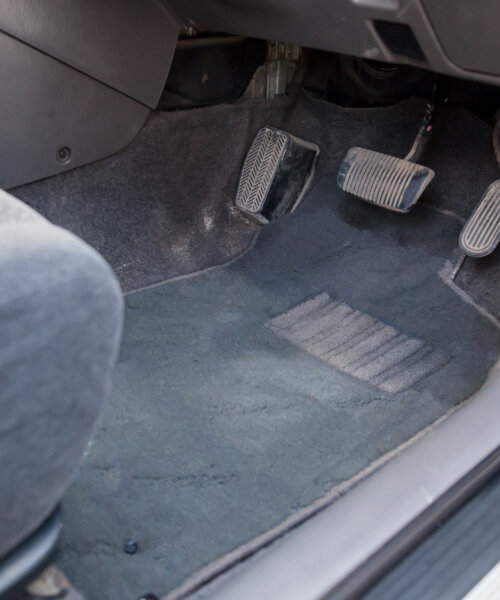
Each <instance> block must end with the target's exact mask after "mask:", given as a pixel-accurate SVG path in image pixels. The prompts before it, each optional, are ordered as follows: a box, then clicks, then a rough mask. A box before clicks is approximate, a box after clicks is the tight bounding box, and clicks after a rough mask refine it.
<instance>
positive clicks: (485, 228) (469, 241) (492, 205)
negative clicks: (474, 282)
mask: <svg viewBox="0 0 500 600" xmlns="http://www.w3.org/2000/svg"><path fill="white" fill-rule="evenodd" d="M498 242H500V179H498V180H497V181H495V182H493V183H492V184H491V185H490V186H489V187H488V189H487V190H486V193H485V194H484V196H483V197H482V199H481V202H480V203H479V205H478V206H477V208H476V210H475V211H474V212H473V213H472V215H471V217H470V219H469V220H468V221H467V223H466V225H465V227H464V228H463V230H462V233H461V234H460V247H461V248H462V250H463V251H464V252H465V253H466V254H468V255H469V256H473V257H476V258H480V257H481V256H487V255H488V254H491V253H492V252H493V250H495V248H496V247H497V245H498Z"/></svg>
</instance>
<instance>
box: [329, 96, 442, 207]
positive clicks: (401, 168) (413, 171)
mask: <svg viewBox="0 0 500 600" xmlns="http://www.w3.org/2000/svg"><path fill="white" fill-rule="evenodd" d="M433 110H434V107H433V105H432V104H428V105H427V109H426V112H425V116H424V119H423V122H422V125H421V127H420V129H419V131H418V134H417V137H416V138H415V141H414V142H413V145H412V147H411V150H410V152H409V153H408V155H407V156H406V157H405V158H396V157H395V156H391V155H389V154H382V153H381V152H375V151H373V150H367V149H366V148H358V147H354V148H351V149H350V150H349V151H348V152H347V154H346V155H345V157H344V160H343V161H342V164H341V165H340V169H339V173H338V177H337V183H338V185H339V187H340V189H342V190H343V191H344V192H348V193H349V194H353V195H354V196H357V197H358V198H361V199H362V200H365V201H366V202H370V203H371V204H376V205H377V206H381V207H383V208H387V209H389V210H393V211H396V212H403V213H406V212H408V211H410V210H411V209H412V208H413V207H414V206H415V204H416V203H417V200H418V199H419V198H420V196H421V195H422V193H423V191H424V190H425V188H426V187H427V186H428V185H429V183H430V182H431V181H432V179H433V177H434V171H433V170H432V169H429V168H428V167H424V166H422V165H419V164H417V163H416V161H417V160H418V159H419V157H420V155H421V154H422V152H423V150H424V147H425V145H426V144H427V141H428V140H429V138H430V135H431V132H432V125H431V120H432V113H433Z"/></svg>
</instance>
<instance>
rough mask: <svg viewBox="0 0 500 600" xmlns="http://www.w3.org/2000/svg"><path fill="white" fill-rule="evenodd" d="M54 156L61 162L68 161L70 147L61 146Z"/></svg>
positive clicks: (69, 158)
mask: <svg viewBox="0 0 500 600" xmlns="http://www.w3.org/2000/svg"><path fill="white" fill-rule="evenodd" d="M56 158H57V160H58V161H59V162H61V163H68V162H69V161H70V160H71V148H68V146H63V147H62V148H59V150H58V151H57V152H56Z"/></svg>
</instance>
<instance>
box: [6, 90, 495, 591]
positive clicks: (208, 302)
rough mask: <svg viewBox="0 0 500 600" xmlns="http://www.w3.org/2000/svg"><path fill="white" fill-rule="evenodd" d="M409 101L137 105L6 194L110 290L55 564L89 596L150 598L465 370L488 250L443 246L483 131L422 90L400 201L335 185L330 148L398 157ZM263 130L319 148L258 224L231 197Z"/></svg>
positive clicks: (419, 415) (346, 469)
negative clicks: (88, 432) (85, 445)
mask: <svg viewBox="0 0 500 600" xmlns="http://www.w3.org/2000/svg"><path fill="white" fill-rule="evenodd" d="M424 110H425V102H424V101H423V100H420V99H416V98H413V99H409V100H405V101H403V102H401V103H398V104H396V105H393V106H389V107H383V108H369V109H346V108H342V107H338V106H335V105H334V104H332V103H328V102H326V101H323V100H318V99H313V98H312V97H310V96H309V95H308V94H307V93H306V92H305V91H304V90H301V89H298V90H297V91H296V93H294V94H292V95H289V96H284V97H278V98H275V99H274V100H245V101H239V102H236V103H233V104H222V105H217V106H212V107H206V108H197V109H191V110H182V111H176V112H167V111H164V112H161V111H156V112H153V113H152V114H151V116H150V117H149V119H148V121H147V122H146V124H145V126H144V128H143V129H142V131H141V132H140V133H139V135H138V136H137V138H136V139H135V140H134V141H133V142H132V143H131V144H130V145H129V146H128V147H127V148H125V149H124V150H123V151H121V152H119V153H118V154H116V155H114V156H111V157H109V158H106V159H104V160H101V161H99V162H96V163H94V164H91V165H87V166H84V167H81V168H79V169H75V170H74V171H70V172H67V173H63V174H60V175H57V176H54V177H51V178H48V179H45V180H43V181H39V182H36V183H33V184H29V185H25V186H22V187H19V188H17V189H14V190H11V192H12V193H13V194H14V195H15V196H17V197H18V198H20V199H21V200H23V201H25V202H26V203H28V204H30V205H31V206H33V207H34V208H35V209H37V210H38V211H39V212H41V213H42V214H43V215H45V216H46V217H47V218H49V219H50V220H51V221H53V222H54V223H56V224H58V225H61V226H64V227H66V228H68V229H70V230H71V231H73V232H75V233H76V234H78V235H79V236H81V237H82V238H83V239H85V240H86V241H87V242H89V243H90V244H91V245H92V246H94V247H95V248H96V249H97V250H99V251H100V252H101V253H102V254H103V255H104V257H105V258H106V259H107V260H108V261H109V263H110V264H111V266H112V267H113V268H114V270H115V272H116V274H117V276H118V278H119V279H120V282H121V284H122V287H123V290H124V292H125V303H126V315H125V327H124V333H123V342H122V349H121V355H120V358H119V361H118V364H117V366H116V369H115V372H114V381H113V389H112V392H111V396H110V398H109V400H108V402H107V405H106V407H105V410H104V414H103V417H102V419H101V422H100V425H99V429H98V431H97V433H96V436H95V439H94V441H93V442H92V444H91V446H90V447H89V449H88V451H87V454H86V457H85V460H84V462H83V464H82V465H81V467H80V469H79V471H78V472H77V473H76V474H75V476H74V482H73V484H72V486H71V488H70V489H69V491H68V493H67V495H66V497H65V499H64V503H63V507H64V512H65V527H64V531H63V535H62V542H61V546H60V550H59V554H58V557H57V562H58V564H59V565H60V566H61V567H62V569H63V570H64V572H65V573H66V574H67V576H68V577H69V578H70V579H71V581H72V582H73V584H74V585H75V587H76V588H77V589H79V590H80V591H81V592H82V593H83V594H84V595H86V596H87V597H88V598H89V599H90V598H99V599H100V600H116V598H130V599H132V600H133V599H134V598H138V597H140V596H141V595H142V594H145V593H154V594H156V595H157V596H158V597H161V596H162V595H165V594H167V593H168V592H171V591H172V590H174V589H175V588H176V587H177V586H179V585H181V584H182V583H183V582H185V581H186V580H187V579H188V578H189V577H192V576H193V575H194V574H195V573H197V572H199V571H200V569H202V568H206V567H208V566H209V565H211V564H212V563H214V561H220V560H221V559H222V558H223V557H224V556H226V555H228V554H229V553H232V555H231V556H233V557H234V559H235V560H236V559H237V558H238V556H242V555H243V554H244V553H245V551H246V550H248V548H249V544H252V543H254V544H255V545H258V544H259V543H264V542H265V541H266V540H267V541H269V535H270V534H269V532H273V531H274V532H278V531H281V532H283V531H284V529H285V528H286V524H287V523H288V524H293V523H297V522H298V521H300V520H301V519H303V518H305V517H306V516H307V515H308V514H310V513H311V512H312V511H314V510H317V509H318V507H320V506H322V505H323V504H326V503H328V502H331V501H333V500H334V499H335V497H336V496H337V495H338V494H340V493H346V491H347V493H348V488H349V486H351V485H354V484H355V483H356V482H357V481H358V480H359V479H360V478H361V477H362V476H363V475H366V474H367V473H369V472H370V469H375V468H376V467H377V466H378V465H380V464H381V462H382V461H383V460H385V458H384V457H388V456H390V455H391V453H392V454H394V453H395V452H397V449H398V448H400V447H401V445H403V444H405V443H407V442H408V440H411V439H412V438H414V437H415V436H418V435H419V433H420V432H422V431H424V430H426V428H429V427H431V426H432V424H433V423H435V422H436V420H438V419H440V418H441V417H443V416H445V415H447V414H449V413H450V411H452V410H454V408H455V407H456V406H457V405H459V404H460V403H461V402H463V401H465V400H466V399H467V398H469V397H470V396H471V395H472V394H473V393H474V392H475V391H476V390H477V389H478V388H480V387H481V385H482V383H483V382H484V381H485V379H486V377H487V375H488V371H489V370H490V368H491V367H492V366H493V364H494V363H495V361H496V359H497V356H498V353H499V351H500V329H499V326H498V323H499V319H500V314H498V309H499V307H500V297H499V290H500V286H499V285H498V283H499V278H500V256H499V255H498V252H497V253H496V254H493V255H492V256H490V257H488V258H485V259H481V260H474V259H471V258H465V259H464V257H463V254H461V253H460V251H459V250H458V237H459V234H460V231H461V229H462V227H463V224H464V223H465V221H466V219H467V218H468V217H469V215H470V214H471V212H472V210H473V209H474V207H475V205H476V204H477V202H478V201H479V199H480V198H481V196H482V194H483V192H484V190H486V188H487V186H488V185H489V184H490V183H491V182H492V181H494V180H495V179H497V178H498V166H497V163H496V161H495V158H494V154H493V151H492V147H491V135H492V132H491V128H490V126H489V125H488V124H486V123H485V122H483V121H482V120H481V119H480V118H479V117H478V116H476V115H475V114H473V113H472V112H470V111H468V110H467V109H465V108H463V107H461V106H459V105H454V104H451V103H448V104H443V105H442V106H440V107H439V108H438V110H437V114H436V117H435V126H434V130H435V131H434V136H433V138H432V140H431V142H430V143H429V146H428V148H427V149H426V152H425V154H424V156H423V157H422V158H421V160H420V162H421V163H422V164H425V165H426V166H429V167H431V168H432V169H434V170H435V172H436V176H435V179H434V181H433V182H432V183H431V185H430V186H429V188H428V189H427V191H426V192H425V194H424V195H423V197H422V199H421V200H420V202H419V203H418V204H417V206H416V207H415V209H414V210H413V211H412V212H411V213H409V214H398V213H394V212H389V211H386V210H383V209H381V208H379V207H376V206H372V205H369V204H367V203H363V202H362V201H361V200H358V199H356V198H354V197H353V196H349V195H347V194H345V193H344V192H342V191H341V190H340V189H339V188H338V186H337V183H336V178H337V172H338V168H339V166H340V163H341V161H342V157H343V156H344V154H345V152H346V151H347V150H348V149H349V148H350V147H352V146H363V147H366V148H370V149H373V150H377V151H380V152H386V153H390V154H393V155H395V156H400V157H402V156H404V155H405V154H406V152H407V150H408V149H409V148H410V146H411V144H412V141H413V138H414V136H415V134H416V132H417V130H418V127H419V124H420V120H421V116H422V114H423V111H424ZM266 125H269V126H273V127H277V128H279V129H283V130H285V131H287V132H289V133H292V134H294V135H296V136H300V137H301V138H303V139H305V140H308V141H311V142H314V143H316V144H318V146H319V147H320V149H321V153H320V156H319V159H318V163H317V168H316V174H315V178H314V181H313V184H312V186H311V188H310V189H309V191H308V192H307V194H306V196H305V198H304V200H303V202H302V203H301V204H300V206H299V208H298V209H297V210H296V211H295V212H294V213H292V214H290V215H286V216H283V217H282V218H280V219H278V220H277V221H275V222H273V223H271V224H269V225H266V226H263V227H259V226H257V225H255V224H252V223H250V222H248V221H246V219H245V218H244V217H242V216H241V215H240V214H239V213H238V212H237V211H236V210H235V208H234V198H235V193H236V188H237V185H238V178H239V174H240V170H241V165H242V162H243V160H244V158H245V154H246V152H247V150H248V148H249V146H250V144H251V142H252V140H253V138H254V136H255V134H256V133H257V131H258V130H259V129H260V128H261V127H263V126H266ZM478 435H480V432H478ZM284 523H285V525H283V524H284ZM268 534H269V535H268ZM266 535H267V536H268V537H266ZM127 539H133V540H135V541H137V544H138V549H137V552H136V553H135V554H129V553H127V552H124V544H125V542H126V540H127ZM253 540H257V542H252V541H253ZM259 540H260V542H259ZM245 549H246V550H245Z"/></svg>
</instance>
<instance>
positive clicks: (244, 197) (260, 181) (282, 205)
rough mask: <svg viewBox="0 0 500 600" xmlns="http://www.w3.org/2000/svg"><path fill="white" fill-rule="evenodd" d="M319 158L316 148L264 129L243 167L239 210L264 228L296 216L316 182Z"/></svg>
mask: <svg viewBox="0 0 500 600" xmlns="http://www.w3.org/2000/svg"><path fill="white" fill-rule="evenodd" d="M318 155H319V147H318V146H317V145H316V144H313V143H311V142H307V141H305V140H302V139H300V138H298V137H296V136H294V135H291V134H290V133H287V132H286V131H281V130H279V129H274V128H273V127H263V128H262V129H260V130H259V132H258V133H257V135H256V137H255V139H254V141H253V143H252V146H251V147H250V150H249V151H248V154H247V156H246V158H245V162H244V163H243V168H242V171H241V176H240V181H239V185H238V191H237V193H236V201H235V204H236V207H237V208H238V209H239V210H240V212H242V213H243V214H244V215H245V216H246V217H248V218H249V219H251V220H252V221H255V222H256V223H259V224H261V225H264V224H266V223H269V222H270V221H274V220H275V219H277V218H278V217H280V216H281V215H283V214H286V213H291V212H293V211H294V210H295V209H296V208H297V207H298V205H299V204H300V202H301V201H302V198H303V197H304V194H305V192H306V191H307V189H308V188H309V186H310V184H311V182H312V179H313V176H314V168H315V165H316V160H317V158H318Z"/></svg>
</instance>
